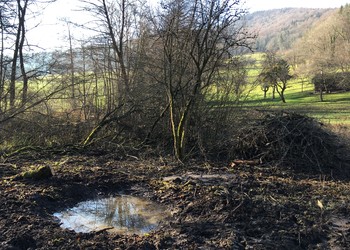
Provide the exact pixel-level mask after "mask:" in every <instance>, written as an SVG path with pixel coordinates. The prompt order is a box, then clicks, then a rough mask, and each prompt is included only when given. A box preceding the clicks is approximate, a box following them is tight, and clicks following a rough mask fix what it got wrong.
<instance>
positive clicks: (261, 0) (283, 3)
mask: <svg viewBox="0 0 350 250" xmlns="http://www.w3.org/2000/svg"><path fill="white" fill-rule="evenodd" d="M243 2H246V3H245V5H244V6H245V7H247V8H248V9H249V10H250V12H254V11H258V10H269V9H280V8H287V7H294V8H295V7H297V8H298V7H303V8H339V7H340V6H342V5H345V4H346V3H350V0H245V1H244V0H242V3H243Z"/></svg>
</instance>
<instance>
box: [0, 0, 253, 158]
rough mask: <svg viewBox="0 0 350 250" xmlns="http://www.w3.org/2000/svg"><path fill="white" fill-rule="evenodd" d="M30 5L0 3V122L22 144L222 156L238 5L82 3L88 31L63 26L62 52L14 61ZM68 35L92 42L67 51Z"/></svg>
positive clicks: (177, 0) (235, 66)
mask: <svg viewBox="0 0 350 250" xmlns="http://www.w3.org/2000/svg"><path fill="white" fill-rule="evenodd" d="M33 4H39V3H38V1H31V0H16V1H14V0H6V1H2V2H1V15H0V17H1V40H2V43H1V44H2V49H1V58H0V59H1V61H0V66H1V72H0V74H1V82H0V83H1V85H0V87H1V88H0V95H1V119H0V121H1V123H2V124H3V125H4V128H5V127H6V126H7V128H8V129H9V128H14V127H16V130H17V131H16V132H15V133H13V135H12V136H15V137H16V138H17V140H22V142H21V143H22V144H25V143H27V144H28V143H29V144H30V143H33V144H35V143H37V144H40V143H42V144H45V143H46V144H48V143H49V144H50V145H56V144H58V145H59V144H63V143H67V141H69V142H70V143H75V144H80V145H81V146H83V147H89V146H93V145H107V144H108V145H109V146H113V147H115V148H120V147H130V148H135V145H138V147H149V146H151V147H154V148H160V150H161V151H164V152H168V153H169V152H171V153H172V154H173V155H174V156H175V158H176V159H177V160H179V161H182V160H184V159H186V158H188V157H189V156H190V155H191V154H192V155H193V154H201V155H209V154H210V152H213V151H215V150H217V149H218V148H219V147H223V145H224V143H225V142H221V143H218V141H220V140H222V139H224V138H225V137H227V133H232V132H231V131H230V129H229V126H230V124H231V123H232V119H233V115H232V108H233V106H234V105H233V103H234V101H235V100H236V99H237V97H238V96H239V95H240V94H241V92H242V88H243V87H244V85H245V82H246V79H245V77H246V72H245V70H244V62H243V61H242V60H241V59H240V58H239V57H237V55H239V53H241V51H242V48H247V49H250V45H251V41H252V39H253V38H254V35H251V34H249V33H248V32H247V31H246V30H245V28H244V26H243V25H242V22H241V19H242V17H243V16H244V15H245V14H246V11H245V10H244V9H242V8H241V5H240V1H239V0H223V1H218V0H195V1H186V0H172V1H170V0H164V1H161V3H160V6H158V7H157V8H155V7H150V6H147V4H146V3H145V2H143V1H139V0H95V1H90V0H84V1H81V11H84V12H87V13H89V14H90V15H91V16H92V17H93V20H94V21H91V22H89V23H88V24H79V23H71V22H69V21H67V27H68V37H67V40H68V43H69V49H68V50H66V51H56V52H53V53H47V54H42V53H41V54H34V53H32V54H30V53H24V52H25V49H27V50H28V49H30V45H29V42H28V41H27V40H26V28H27V27H26V17H27V15H28V9H29V8H30V6H31V5H33ZM71 25H75V26H79V27H82V26H83V27H84V28H85V29H87V30H93V31H94V32H95V35H94V37H89V39H85V40H81V41H79V42H80V44H81V46H80V47H79V48H77V47H74V46H73V43H72V39H73V36H72V34H71V32H70V29H69V27H70V26H71ZM9 39H10V42H8V41H9ZM5 41H6V42H5ZM9 52H12V55H11V54H10V53H9ZM43 55H45V56H43ZM33 57H35V58H33ZM29 62H30V63H29ZM28 65H31V66H28ZM62 100H64V102H62ZM23 123H24V124H31V127H30V128H29V127H28V126H24V127H23V126H16V125H19V124H21V125H22V124H23ZM46 126H48V127H49V128H50V129H45V127H46ZM20 128H22V129H23V130H24V131H26V133H25V132H23V131H18V130H19V129H20ZM62 128H64V129H62ZM34 134H36V135H38V134H40V136H39V137H38V136H33V135H34ZM2 137H3V138H2V139H3V140H5V141H6V140H9V138H11V137H10V136H9V135H8V134H7V135H5V134H2ZM34 137H35V138H34ZM12 138H13V137H12ZM23 138H28V141H27V142H23V141H24V139H23ZM64 138H66V141H64ZM218 144H220V145H219V146H218Z"/></svg>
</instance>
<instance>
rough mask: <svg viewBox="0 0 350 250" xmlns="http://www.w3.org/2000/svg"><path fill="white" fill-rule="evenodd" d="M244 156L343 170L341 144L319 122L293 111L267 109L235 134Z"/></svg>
mask: <svg viewBox="0 0 350 250" xmlns="http://www.w3.org/2000/svg"><path fill="white" fill-rule="evenodd" d="M237 144H238V145H239V146H238V148H239V151H240V152H239V153H240V155H241V156H243V157H244V158H246V159H254V158H259V159H261V160H262V161H263V162H265V163H266V162H269V163H274V164H275V165H277V166H286V167H290V168H292V169H294V170H297V171H302V172H312V173H315V172H319V173H332V172H344V171H346V165H345V164H346V160H345V159H344V156H345V155H344V154H343V152H345V150H344V144H343V143H342V141H341V138H340V137H338V136H336V135H335V134H333V133H332V132H331V131H330V130H328V129H327V128H326V127H325V126H324V125H323V124H322V123H320V122H318V121H316V120H315V119H313V118H310V117H307V116H303V115H299V114H295V113H286V112H278V113H270V114H268V115H265V116H264V117H263V119H261V120H259V121H258V122H256V123H255V124H254V125H253V126H251V127H249V128H247V129H244V131H242V134H241V136H239V138H238V142H237Z"/></svg>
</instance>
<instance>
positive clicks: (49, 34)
mask: <svg viewBox="0 0 350 250" xmlns="http://www.w3.org/2000/svg"><path fill="white" fill-rule="evenodd" d="M147 1H148V2H149V3H155V2H159V1H160V0H147ZM79 3H80V1H79V0H57V1H56V2H55V3H53V4H50V5H48V7H47V8H45V10H43V16H41V17H40V18H39V20H36V21H33V23H31V25H32V26H34V25H36V24H38V22H40V23H41V25H40V26H39V27H37V28H35V29H33V30H30V31H29V32H28V33H27V37H28V40H29V41H30V42H31V43H32V44H36V45H38V46H40V47H42V48H50V49H52V48H58V47H66V48H67V46H68V41H67V39H66V37H67V34H68V31H67V26H66V25H65V24H64V23H63V22H62V21H59V19H62V18H64V17H67V16H69V19H70V20H72V21H77V20H79V21H82V19H84V17H83V16H84V15H82V13H81V12H76V11H73V10H72V9H77V6H79ZM346 3H350V0H241V4H242V5H243V7H244V8H247V9H248V10H249V12H254V11H259V10H267V9H276V8H286V7H304V8H339V7H340V6H341V5H345V4H346ZM72 33H73V34H74V37H76V36H79V37H80V38H81V36H82V34H81V31H77V32H74V31H73V32H72ZM84 35H85V36H88V34H86V31H85V32H84Z"/></svg>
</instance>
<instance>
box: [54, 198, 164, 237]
mask: <svg viewBox="0 0 350 250" xmlns="http://www.w3.org/2000/svg"><path fill="white" fill-rule="evenodd" d="M166 215H167V214H166V212H165V210H164V209H163V208H162V207H161V206H159V205H158V204H156V203H153V202H151V201H149V200H145V199H141V198H137V197H133V196H127V195H121V196H116V197H109V198H103V199H96V200H90V201H85V202H81V203H78V204H77V206H76V207H74V208H70V209H67V210H65V211H63V212H60V213H55V214H54V216H56V217H57V218H58V219H59V220H60V221H61V223H62V225H61V226H62V227H63V228H68V229H73V230H74V231H76V232H82V233H87V232H91V231H99V230H103V229H107V228H109V229H108V231H110V232H117V233H125V234H133V233H135V234H144V233H147V232H149V231H151V230H153V229H154V228H156V227H157V226H158V223H159V221H160V220H162V219H164V218H165V217H166Z"/></svg>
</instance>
